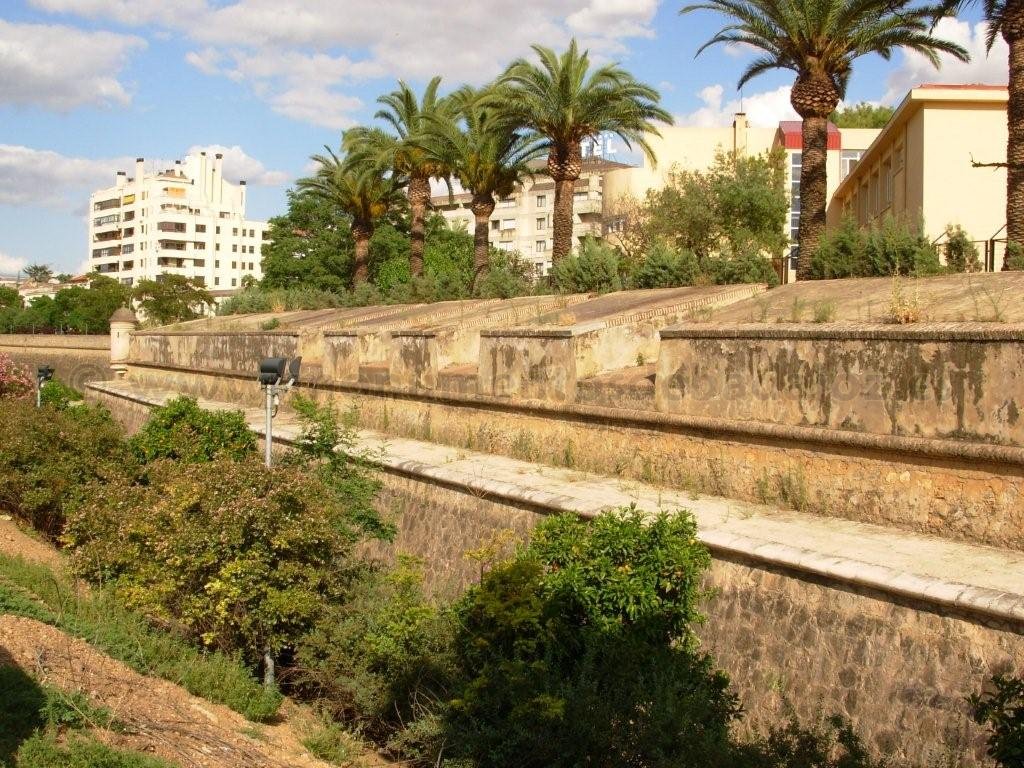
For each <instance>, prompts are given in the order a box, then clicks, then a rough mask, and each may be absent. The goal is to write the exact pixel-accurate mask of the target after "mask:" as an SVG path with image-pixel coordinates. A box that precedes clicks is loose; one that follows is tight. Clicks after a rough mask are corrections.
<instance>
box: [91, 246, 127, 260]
mask: <svg viewBox="0 0 1024 768" xmlns="http://www.w3.org/2000/svg"><path fill="white" fill-rule="evenodd" d="M120 255H121V248H120V247H119V246H113V247H112V248H95V249H93V252H92V257H93V258H94V259H105V258H107V257H108V256H120Z"/></svg>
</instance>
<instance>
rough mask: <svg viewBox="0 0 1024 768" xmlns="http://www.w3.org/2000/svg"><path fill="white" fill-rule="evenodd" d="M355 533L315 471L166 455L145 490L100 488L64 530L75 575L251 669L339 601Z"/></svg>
mask: <svg viewBox="0 0 1024 768" xmlns="http://www.w3.org/2000/svg"><path fill="white" fill-rule="evenodd" d="M358 538H359V536H358V533H357V531H356V530H355V528H354V527H353V526H352V525H351V524H350V523H349V520H348V509H347V508H346V507H345V506H344V505H343V503H342V502H341V500H340V499H339V498H338V495H337V494H336V493H334V492H333V490H332V489H331V488H328V487H325V485H324V484H323V483H322V482H320V481H319V479H318V477H317V476H315V475H314V476H309V475H308V474H307V473H306V472H305V471H304V469H303V468H302V467H298V466H281V467H276V468H275V469H273V470H267V469H266V468H265V467H264V466H263V465H262V463H260V462H259V461H258V460H257V459H256V458H249V459H242V460H238V461H232V460H230V459H225V458H220V459H216V460H214V461H211V462H207V463H202V464H184V465H183V464H181V463H177V462H172V461H167V460H158V461H155V462H153V463H152V464H150V465H149V466H148V467H147V472H146V482H145V483H139V482H134V481H132V480H128V479H119V480H115V481H113V482H107V483H104V484H102V485H101V484H96V483H94V484H92V485H91V486H89V487H88V488H87V489H86V491H85V494H84V499H83V501H82V503H80V504H78V505H77V506H76V508H75V510H74V513H73V514H72V515H71V517H70V518H69V519H68V523H67V528H66V531H65V541H66V542H67V543H68V544H69V545H71V547H73V548H74V550H75V551H74V554H73V557H72V563H73V565H74V568H75V571H76V573H78V574H79V575H81V576H83V577H85V578H87V579H89V580H91V581H94V582H100V583H111V584H112V585H113V586H114V588H115V593H116V594H117V596H118V597H119V599H121V600H123V601H124V603H125V605H127V606H128V607H129V608H131V609H133V610H138V611H140V612H141V613H142V614H143V615H145V616H147V617H149V618H150V619H151V620H152V621H154V622H156V623H157V624H159V625H161V626H164V627H171V628H174V629H176V630H178V631H179V632H180V633H182V634H183V635H184V636H186V637H188V638H191V639H195V640H197V641H200V642H201V643H202V644H203V645H204V646H206V647H209V648H216V649H218V650H222V651H225V652H239V653H241V654H242V655H243V657H244V658H245V659H246V660H247V661H248V662H249V663H252V664H255V663H257V662H258V661H259V660H260V658H261V657H262V656H263V654H264V653H265V652H266V651H269V652H270V653H272V654H276V653H279V652H280V651H281V650H282V649H284V648H288V647H290V646H291V645H292V644H293V643H294V641H295V640H296V639H297V638H298V637H300V636H301V635H302V634H303V633H304V632H305V631H306V630H308V629H309V627H310V626H312V624H313V622H314V621H315V620H316V618H317V617H318V616H319V615H320V613H321V611H322V609H323V606H324V605H326V604H330V603H331V602H333V601H335V600H338V599H340V598H341V596H342V595H343V592H344V589H345V586H346V583H347V581H348V578H349V571H350V568H349V567H347V563H348V562H349V556H350V554H351V551H352V547H353V545H354V543H355V542H356V541H357V540H358Z"/></svg>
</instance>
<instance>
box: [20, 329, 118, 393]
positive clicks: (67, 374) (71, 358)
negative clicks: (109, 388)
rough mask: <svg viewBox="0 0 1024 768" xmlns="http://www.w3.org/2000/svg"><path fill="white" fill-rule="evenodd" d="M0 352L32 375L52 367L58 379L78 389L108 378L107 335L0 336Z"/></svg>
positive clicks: (108, 344)
mask: <svg viewBox="0 0 1024 768" xmlns="http://www.w3.org/2000/svg"><path fill="white" fill-rule="evenodd" d="M0 352H3V353H4V354H6V355H9V356H10V357H11V359H13V360H14V361H15V362H16V363H18V364H20V365H23V366H25V367H27V368H30V369H31V370H32V371H33V372H34V371H35V369H36V368H38V367H39V366H40V365H44V364H45V365H51V366H53V369H54V372H55V375H56V376H57V378H58V379H60V380H61V381H63V382H64V383H65V384H69V385H71V386H72V387H74V388H75V389H79V390H80V389H82V388H83V387H84V386H85V383H86V382H88V381H102V380H104V379H109V378H110V377H111V373H110V337H109V336H70V335H59V334H53V335H48V334H0ZM33 375H34V373H33Z"/></svg>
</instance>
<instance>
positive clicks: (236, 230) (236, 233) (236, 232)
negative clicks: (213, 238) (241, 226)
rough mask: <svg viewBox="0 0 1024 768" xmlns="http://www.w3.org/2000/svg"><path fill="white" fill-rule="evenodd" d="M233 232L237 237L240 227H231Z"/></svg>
mask: <svg viewBox="0 0 1024 768" xmlns="http://www.w3.org/2000/svg"><path fill="white" fill-rule="evenodd" d="M231 234H232V235H235V236H236V237H237V236H238V227H232V228H231Z"/></svg>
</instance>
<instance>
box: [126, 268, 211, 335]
mask: <svg viewBox="0 0 1024 768" xmlns="http://www.w3.org/2000/svg"><path fill="white" fill-rule="evenodd" d="M132 297H133V298H134V299H135V300H136V301H138V302H139V309H141V310H142V311H143V313H145V315H146V318H147V319H149V320H152V321H153V322H154V323H156V324H157V325H167V324H168V323H180V322H182V321H184V320H194V319H195V318H197V317H201V316H202V314H203V311H204V310H205V309H207V308H208V307H212V306H213V304H214V302H213V297H212V296H211V295H210V293H209V291H207V290H206V289H205V288H203V287H201V286H198V285H196V284H195V282H194V281H193V280H191V279H189V278H187V277H185V276H184V275H169V274H163V275H160V276H159V277H158V278H157V279H156V280H140V281H139V283H138V285H136V286H135V290H134V291H132Z"/></svg>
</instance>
